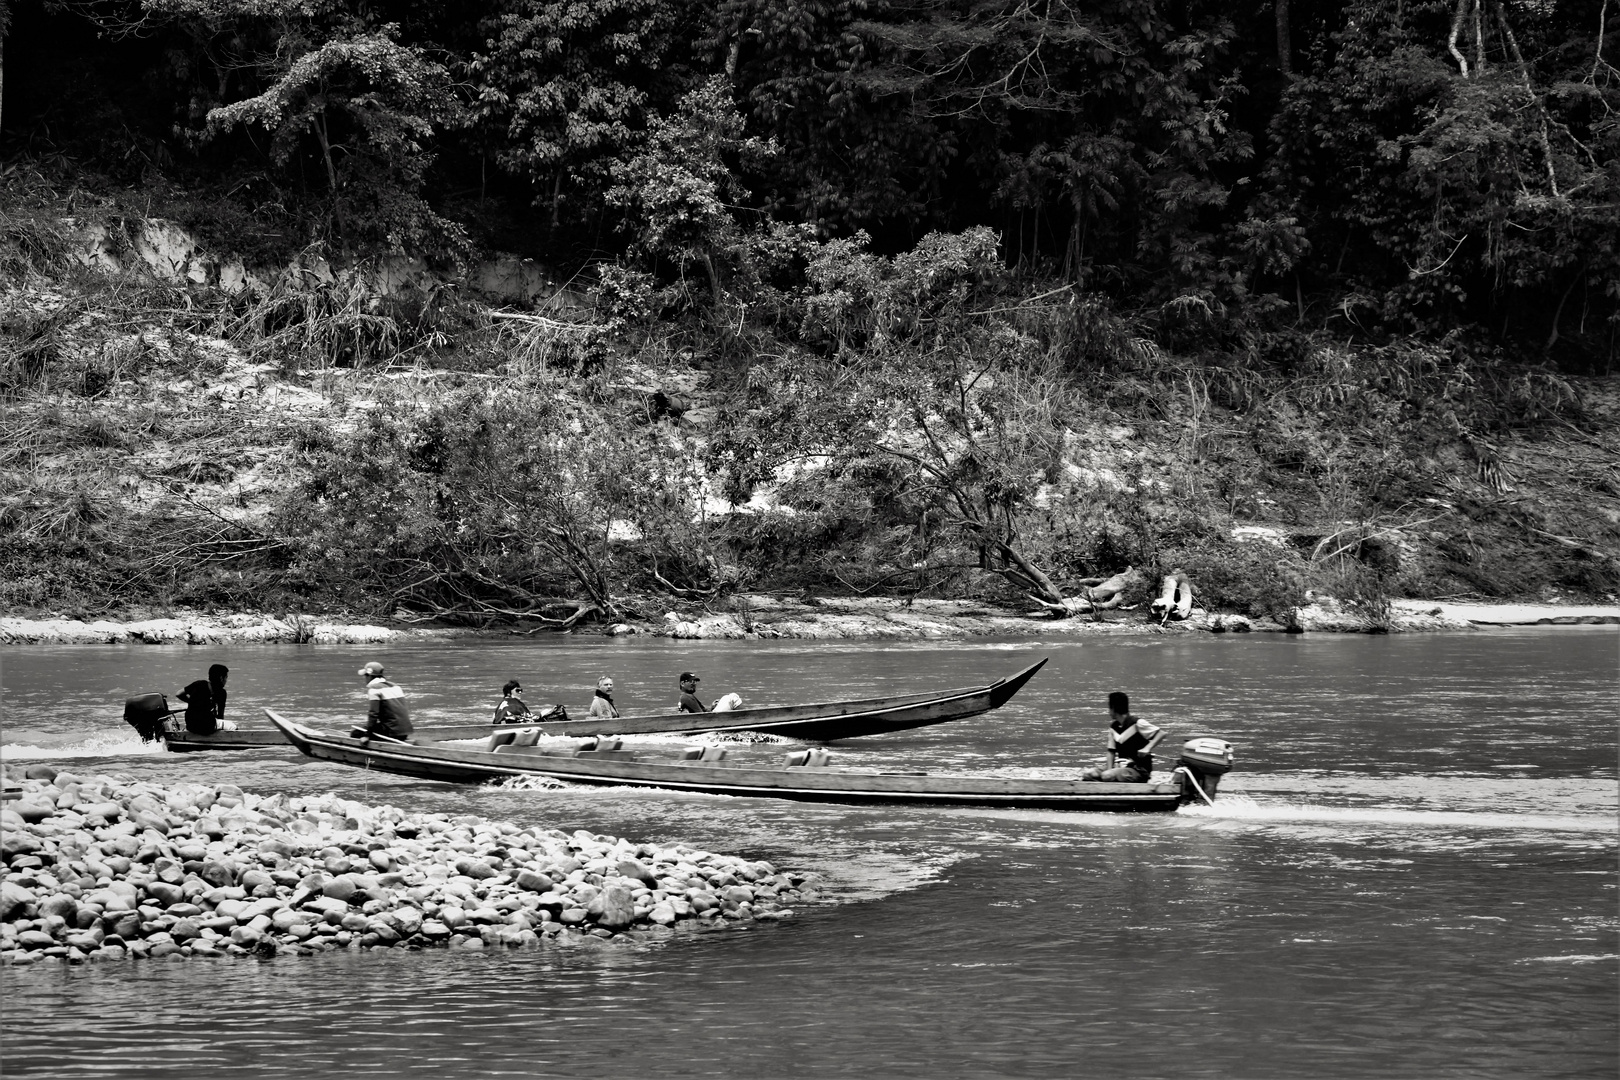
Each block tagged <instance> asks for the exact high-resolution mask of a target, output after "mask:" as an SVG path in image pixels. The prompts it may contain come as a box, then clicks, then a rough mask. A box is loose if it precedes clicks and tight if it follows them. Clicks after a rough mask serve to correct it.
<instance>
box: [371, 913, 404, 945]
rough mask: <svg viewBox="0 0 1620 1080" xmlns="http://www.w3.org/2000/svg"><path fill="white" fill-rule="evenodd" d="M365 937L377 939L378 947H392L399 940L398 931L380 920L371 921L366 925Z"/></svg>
mask: <svg viewBox="0 0 1620 1080" xmlns="http://www.w3.org/2000/svg"><path fill="white" fill-rule="evenodd" d="M366 936H367V937H375V938H376V939H377V940H376V944H378V945H394V944H397V943H398V942H399V939H400V934H399V931H397V930H395V929H394V928H393V927H392V926H389V925H388V924H387V923H385V922H383V921H381V920H380V919H373V920H371V922H370V923H368V924H367V926H366Z"/></svg>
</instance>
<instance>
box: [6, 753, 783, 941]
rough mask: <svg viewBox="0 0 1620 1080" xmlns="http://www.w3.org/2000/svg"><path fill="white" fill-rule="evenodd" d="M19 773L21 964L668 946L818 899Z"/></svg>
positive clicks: (607, 859) (657, 848) (453, 837)
mask: <svg viewBox="0 0 1620 1080" xmlns="http://www.w3.org/2000/svg"><path fill="white" fill-rule="evenodd" d="M27 775H28V778H27V779H25V780H22V781H21V782H20V784H18V788H20V792H18V793H17V794H20V797H18V798H16V799H15V801H9V800H8V802H7V803H6V805H5V808H4V809H3V810H0V818H3V823H4V839H3V841H0V848H3V855H4V859H5V862H6V864H7V866H6V869H7V873H6V877H5V880H4V882H3V883H0V962H4V963H7V964H12V965H29V964H34V963H38V962H40V961H42V960H44V961H61V962H66V963H83V962H85V961H87V960H93V961H105V960H124V959H136V960H141V959H150V960H161V959H164V958H173V957H191V956H221V955H231V956H245V955H273V954H275V953H278V952H292V953H302V954H307V953H314V952H325V951H330V950H332V949H373V948H406V949H422V948H433V947H446V948H455V949H483V948H525V947H527V948H534V947H539V946H541V945H544V944H548V943H557V942H559V941H575V942H581V943H582V942H583V941H584V940H585V939H593V940H599V941H606V940H643V939H657V938H660V937H667V936H669V935H672V934H675V933H677V932H680V931H686V930H699V929H704V928H712V927H718V926H724V925H727V924H732V923H746V922H754V921H761V920H763V921H771V920H779V919H785V918H788V917H790V916H791V915H792V911H791V910H790V909H789V908H788V907H787V906H786V905H788V904H791V903H795V902H798V901H800V900H803V899H804V898H805V896H806V892H807V890H808V888H809V886H808V884H807V881H808V879H807V877H806V875H804V874H796V873H785V872H778V870H777V869H776V867H774V866H772V865H771V864H770V863H766V862H755V861H750V860H748V859H744V858H740V857H737V856H732V855H723V854H717V853H713V852H708V851H699V850H695V849H692V848H690V847H686V846H684V845H673V846H670V845H659V844H650V843H635V842H633V841H629V840H624V839H620V838H617V837H612V836H599V835H594V834H592V833H589V832H587V831H585V830H576V831H574V832H572V833H565V832H563V831H561V830H558V829H533V828H529V829H519V828H518V827H517V826H515V825H513V824H511V823H510V822H498V821H488V820H485V819H483V818H478V817H474V816H471V815H456V816H453V817H452V816H448V815H445V814H407V813H405V812H403V811H401V810H399V809H397V808H395V807H391V806H369V805H366V804H364V803H360V802H355V801H351V800H346V799H341V798H338V797H337V796H335V795H330V794H328V795H323V796H308V797H300V798H291V799H289V798H287V797H286V796H283V795H272V796H258V795H254V794H252V793H249V792H244V791H243V790H242V789H241V788H239V787H237V786H236V785H234V784H219V785H213V786H210V785H202V784H183V785H179V786H174V787H164V786H159V785H156V784H151V783H144V782H126V781H121V780H118V779H114V778H110V777H106V776H95V777H85V778H81V777H78V776H75V775H73V774H71V773H67V772H60V773H59V772H56V771H55V770H54V769H51V768H49V767H47V766H34V767H33V768H31V769H29V770H28V773H27ZM9 783H10V782H9V781H8V785H9Z"/></svg>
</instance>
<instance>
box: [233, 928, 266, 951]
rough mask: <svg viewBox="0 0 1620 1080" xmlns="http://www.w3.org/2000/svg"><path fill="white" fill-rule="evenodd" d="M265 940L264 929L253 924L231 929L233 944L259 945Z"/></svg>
mask: <svg viewBox="0 0 1620 1080" xmlns="http://www.w3.org/2000/svg"><path fill="white" fill-rule="evenodd" d="M263 940H264V931H262V930H257V929H255V928H254V927H251V926H238V927H237V928H236V929H234V930H232V931H231V944H233V945H244V946H248V945H257V944H258V943H259V942H261V941H263Z"/></svg>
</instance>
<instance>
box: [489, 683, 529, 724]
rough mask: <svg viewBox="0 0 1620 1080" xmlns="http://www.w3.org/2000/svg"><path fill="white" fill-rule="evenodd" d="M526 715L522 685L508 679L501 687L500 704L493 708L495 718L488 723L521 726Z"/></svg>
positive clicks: (526, 708) (527, 711)
mask: <svg viewBox="0 0 1620 1080" xmlns="http://www.w3.org/2000/svg"><path fill="white" fill-rule="evenodd" d="M528 715H529V707H528V706H527V705H525V704H524V703H523V684H522V683H520V682H518V681H517V680H516V679H509V680H508V681H507V683H506V685H505V686H503V687H501V703H500V704H499V705H497V706H495V718H494V719H493V720H491V721H490V723H492V724H521V723H523V722H524V717H526V716H528Z"/></svg>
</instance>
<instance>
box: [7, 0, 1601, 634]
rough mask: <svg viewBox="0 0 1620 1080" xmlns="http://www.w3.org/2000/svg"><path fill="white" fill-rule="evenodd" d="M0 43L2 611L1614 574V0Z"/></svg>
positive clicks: (148, 29)
mask: <svg viewBox="0 0 1620 1080" xmlns="http://www.w3.org/2000/svg"><path fill="white" fill-rule="evenodd" d="M0 33H3V35H4V43H3V48H4V53H3V75H4V83H3V96H0V276H3V278H4V280H5V283H6V290H5V295H4V297H3V298H0V393H3V395H4V401H5V409H6V413H7V416H8V422H7V423H6V424H5V425H4V426H5V428H6V431H5V433H4V434H3V435H0V499H3V505H0V579H4V582H5V583H3V584H0V610H5V611H7V612H10V613H22V612H35V611H39V612H43V611H47V610H50V611H67V612H73V613H78V614H99V613H104V612H132V611H137V610H151V609H163V608H166V607H169V606H173V605H182V606H192V607H209V608H212V607H223V608H232V609H238V608H244V607H247V608H254V609H269V608H281V609H289V608H297V607H301V606H306V605H327V606H340V607H345V608H348V609H352V610H356V611H364V612H368V613H372V614H377V615H381V616H397V617H401V618H407V619H422V618H441V619H449V620H452V621H457V622H469V621H472V622H483V621H487V620H490V619H528V620H538V621H541V622H552V623H555V624H558V625H573V624H574V623H576V622H578V621H579V620H581V619H594V618H614V619H617V618H622V617H628V616H634V615H637V614H640V615H652V614H656V613H660V612H662V611H663V610H666V609H668V607H669V606H670V605H672V604H687V605H695V604H703V605H710V606H712V605H716V604H732V605H735V604H737V603H739V602H740V600H739V597H741V596H743V595H745V594H746V592H747V591H748V590H760V591H779V592H780V591H787V592H799V593H805V594H813V593H818V592H819V593H823V594H825V593H838V594H861V595H873V594H878V595H898V596H919V595H921V596H936V595H958V596H959V595H975V596H982V597H984V598H986V599H987V600H1000V601H1014V600H1019V598H1021V597H1025V596H1034V597H1036V598H1038V599H1042V600H1046V601H1048V602H1056V601H1060V600H1061V599H1062V598H1063V597H1064V596H1069V595H1073V594H1074V592H1075V590H1076V589H1077V588H1079V587H1082V585H1083V583H1085V582H1087V581H1094V580H1095V579H1097V578H1099V577H1107V576H1109V575H1112V574H1115V573H1116V572H1119V571H1121V570H1123V569H1124V568H1125V567H1127V566H1129V567H1134V568H1136V569H1137V570H1138V571H1140V572H1141V574H1142V579H1141V581H1140V583H1139V584H1134V585H1133V589H1135V590H1137V595H1136V596H1134V597H1133V599H1134V600H1140V599H1142V598H1145V596H1146V594H1147V590H1148V589H1149V588H1150V587H1151V586H1150V585H1149V584H1148V582H1150V581H1153V580H1156V578H1157V576H1158V575H1160V574H1163V573H1168V572H1170V571H1171V570H1173V569H1183V570H1185V571H1186V572H1187V573H1188V574H1189V575H1190V576H1191V577H1192V578H1193V579H1194V581H1195V582H1196V583H1197V585H1198V587H1199V590H1200V601H1201V602H1202V603H1204V604H1206V605H1209V606H1211V607H1212V608H1215V607H1219V608H1221V609H1223V610H1231V611H1237V612H1241V613H1246V614H1251V615H1255V616H1275V617H1278V618H1282V619H1284V620H1285V621H1286V613H1287V612H1288V611H1289V610H1290V609H1291V607H1292V606H1293V605H1295V604H1298V603H1299V602H1301V598H1302V597H1303V596H1304V593H1305V590H1307V589H1316V590H1318V591H1324V590H1325V591H1327V592H1330V593H1332V594H1334V595H1337V596H1340V597H1343V598H1345V599H1347V600H1350V601H1353V602H1357V603H1360V604H1363V605H1366V606H1367V608H1368V610H1370V611H1374V612H1376V611H1377V610H1378V607H1379V605H1380V604H1383V603H1387V599H1388V598H1389V597H1390V596H1396V595H1407V596H1418V597H1435V598H1439V597H1455V596H1471V597H1537V598H1541V599H1549V598H1556V597H1561V596H1570V597H1583V598H1596V597H1602V596H1608V595H1612V594H1613V593H1614V591H1615V590H1616V589H1617V588H1620V575H1617V573H1616V567H1615V550H1616V547H1617V542H1620V466H1617V464H1616V463H1617V461H1620V453H1617V449H1620V448H1617V444H1616V440H1615V438H1614V431H1615V428H1614V426H1613V422H1612V421H1613V418H1614V409H1615V401H1616V395H1615V378H1614V362H1615V356H1616V351H1617V345H1620V314H1617V313H1620V273H1617V270H1620V251H1617V245H1620V111H1617V110H1620V70H1617V69H1616V67H1614V66H1613V64H1612V62H1614V61H1615V60H1616V58H1617V57H1620V5H1611V4H1610V3H1609V0H1570V2H1563V0H1545V2H1526V0H1443V2H1425V0H1352V2H1346V3H1314V4H1293V5H1290V3H1289V2H1288V0H1263V2H1261V0H1246V2H1239V3H1235V4H1234V3H1200V2H1186V3H1155V2H1147V0H1115V2H1106V3H1090V4H1075V5H1070V4H1066V3H1061V2H1056V0H1054V2H1047V3H1027V2H1023V0H985V2H977V3H966V2H960V3H958V2H949V0H896V2H884V0H873V2H830V3H808V2H797V0H724V2H718V3H716V2H711V3H705V4H685V3H682V2H680V0H578V2H541V0H504V2H463V3H454V4H450V3H433V2H420V3H408V2H407V3H388V2H380V3H355V2H342V0H332V2H322V0H313V2H310V0H300V2H291V0H251V2H225V0H148V2H146V3H132V2H99V0H84V2H61V3H58V2H48V0H0ZM151 222H165V223H172V224H173V225H174V226H177V227H178V229H179V230H181V231H182V232H183V233H184V235H186V236H188V237H191V238H194V240H195V242H196V244H197V245H198V247H199V250H202V251H205V252H207V253H208V257H209V259H210V260H212V261H211V262H210V264H209V265H210V266H212V267H213V269H211V270H208V271H206V272H201V271H199V272H196V273H189V274H188V273H187V272H184V271H182V272H179V273H169V274H167V275H165V274H163V273H158V272H154V271H153V269H152V259H151V257H149V256H143V257H136V256H137V255H140V253H141V244H142V243H144V242H145V241H143V240H142V237H143V236H147V235H149V232H143V231H142V230H143V229H149V223H151ZM87 252H90V253H91V254H90V255H87V254H86V253H87ZM96 253H99V255H98V254H96ZM132 253H133V254H132ZM497 258H505V259H507V260H508V263H509V264H511V263H514V262H516V263H517V264H518V265H521V266H524V267H527V268H529V269H526V270H525V271H524V272H525V273H528V274H530V275H531V277H532V276H533V274H536V273H537V274H539V275H540V276H541V277H542V278H543V280H544V281H545V282H547V283H548V284H547V286H546V287H545V288H543V289H531V290H529V291H528V292H527V293H525V294H524V295H523V296H522V297H521V298H518V299H516V300H514V299H513V298H512V297H495V296H491V295H488V293H487V290H486V291H483V292H481V291H480V289H479V288H478V287H476V283H477V281H478V280H480V279H479V268H480V267H483V266H487V265H489V264H490V262H491V260H494V259H497ZM143 259H144V261H143ZM521 260H532V262H530V263H522V262H521ZM227 265H229V266H233V267H238V268H239V272H234V274H233V273H227V272H225V271H223V270H221V268H222V267H226V266H227ZM230 395H234V396H230ZM227 398H228V399H229V400H228V404H227V403H226V399H227ZM739 508H742V509H739ZM1019 602H1024V601H1022V600H1020V601H1019Z"/></svg>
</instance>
